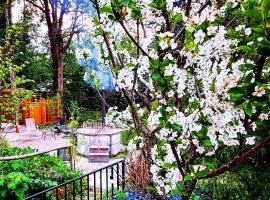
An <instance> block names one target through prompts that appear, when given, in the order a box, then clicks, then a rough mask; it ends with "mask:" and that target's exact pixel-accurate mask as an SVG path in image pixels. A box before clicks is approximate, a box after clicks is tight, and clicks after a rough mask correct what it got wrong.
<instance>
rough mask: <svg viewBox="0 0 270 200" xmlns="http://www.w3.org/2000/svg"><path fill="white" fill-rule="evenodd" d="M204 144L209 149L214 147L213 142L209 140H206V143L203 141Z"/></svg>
mask: <svg viewBox="0 0 270 200" xmlns="http://www.w3.org/2000/svg"><path fill="white" fill-rule="evenodd" d="M203 144H204V145H205V146H207V147H212V146H213V144H212V142H211V141H210V140H209V139H207V140H204V141H203Z"/></svg>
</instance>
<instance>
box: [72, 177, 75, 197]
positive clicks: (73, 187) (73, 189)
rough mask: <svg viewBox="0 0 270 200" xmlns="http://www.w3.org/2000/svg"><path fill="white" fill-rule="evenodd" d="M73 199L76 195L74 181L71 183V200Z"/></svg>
mask: <svg viewBox="0 0 270 200" xmlns="http://www.w3.org/2000/svg"><path fill="white" fill-rule="evenodd" d="M75 197H76V195H75V181H73V182H72V198H73V200H75Z"/></svg>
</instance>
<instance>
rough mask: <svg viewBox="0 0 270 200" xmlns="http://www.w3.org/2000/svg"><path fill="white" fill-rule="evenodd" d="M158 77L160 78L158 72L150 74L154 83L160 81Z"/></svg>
mask: <svg viewBox="0 0 270 200" xmlns="http://www.w3.org/2000/svg"><path fill="white" fill-rule="evenodd" d="M160 77H161V75H160V73H159V72H154V73H153V74H152V79H153V80H155V81H157V80H158V79H160Z"/></svg>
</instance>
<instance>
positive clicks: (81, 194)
mask: <svg viewBox="0 0 270 200" xmlns="http://www.w3.org/2000/svg"><path fill="white" fill-rule="evenodd" d="M80 186H81V191H80V196H81V200H83V178H81V179H80Z"/></svg>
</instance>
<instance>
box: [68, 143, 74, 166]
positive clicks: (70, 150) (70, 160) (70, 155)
mask: <svg viewBox="0 0 270 200" xmlns="http://www.w3.org/2000/svg"><path fill="white" fill-rule="evenodd" d="M68 150H69V162H70V168H71V169H75V164H74V168H73V155H72V146H70V147H69V148H68Z"/></svg>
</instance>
